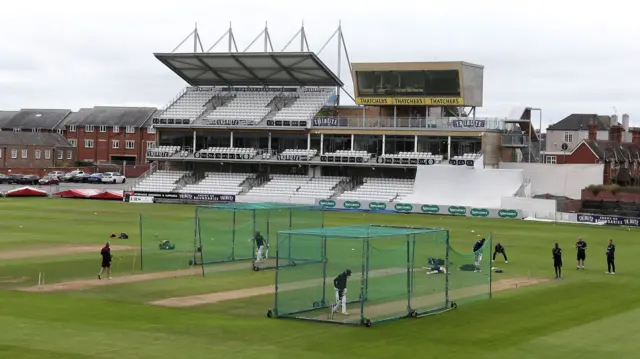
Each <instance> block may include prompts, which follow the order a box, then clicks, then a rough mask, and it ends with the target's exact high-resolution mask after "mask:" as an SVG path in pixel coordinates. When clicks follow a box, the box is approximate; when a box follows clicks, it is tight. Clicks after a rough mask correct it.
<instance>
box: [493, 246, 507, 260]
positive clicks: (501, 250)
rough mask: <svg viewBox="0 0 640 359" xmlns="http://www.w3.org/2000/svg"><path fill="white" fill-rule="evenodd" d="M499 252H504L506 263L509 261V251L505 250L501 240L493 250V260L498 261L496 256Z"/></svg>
mask: <svg viewBox="0 0 640 359" xmlns="http://www.w3.org/2000/svg"><path fill="white" fill-rule="evenodd" d="M498 253H500V254H502V256H503V257H504V262H505V263H509V260H508V259H507V252H506V251H505V250H504V247H503V246H502V244H500V242H498V244H496V248H495V249H494V251H493V259H492V260H491V261H492V262H495V261H496V256H497V255H498Z"/></svg>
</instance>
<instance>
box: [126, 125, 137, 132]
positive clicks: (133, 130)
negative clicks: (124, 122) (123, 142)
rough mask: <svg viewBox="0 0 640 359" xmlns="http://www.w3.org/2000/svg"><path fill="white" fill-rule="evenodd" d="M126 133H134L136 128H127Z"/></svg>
mask: <svg viewBox="0 0 640 359" xmlns="http://www.w3.org/2000/svg"><path fill="white" fill-rule="evenodd" d="M127 133H136V128H135V127H133V126H127Z"/></svg>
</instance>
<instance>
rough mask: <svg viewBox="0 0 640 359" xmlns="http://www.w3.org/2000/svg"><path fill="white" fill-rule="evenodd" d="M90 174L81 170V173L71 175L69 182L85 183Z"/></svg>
mask: <svg viewBox="0 0 640 359" xmlns="http://www.w3.org/2000/svg"><path fill="white" fill-rule="evenodd" d="M81 172H82V171H81ZM90 176H91V174H89V173H85V172H82V173H79V174H77V175H75V176H73V177H72V178H71V181H70V182H77V183H86V182H87V180H88V179H89V177H90Z"/></svg>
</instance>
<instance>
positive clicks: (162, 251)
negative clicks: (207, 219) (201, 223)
mask: <svg viewBox="0 0 640 359" xmlns="http://www.w3.org/2000/svg"><path fill="white" fill-rule="evenodd" d="M194 230H195V221H194V219H193V218H184V217H175V218H174V217H169V216H166V217H161V216H146V215H141V216H140V269H141V270H144V271H160V270H175V269H183V268H188V267H189V266H190V265H193V251H194V245H193V236H194Z"/></svg>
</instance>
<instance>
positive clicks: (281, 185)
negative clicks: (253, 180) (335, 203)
mask: <svg viewBox="0 0 640 359" xmlns="http://www.w3.org/2000/svg"><path fill="white" fill-rule="evenodd" d="M343 180H344V178H343V177H337V176H326V177H314V178H309V176H306V175H272V176H271V181H269V182H267V183H266V184H265V185H263V186H261V187H255V188H253V189H252V190H250V191H249V192H248V193H247V194H248V195H250V196H266V197H279V198H286V197H301V198H318V199H323V198H329V197H331V196H333V194H334V188H335V187H336V186H337V185H338V184H339V183H340V182H341V181H343Z"/></svg>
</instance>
